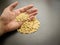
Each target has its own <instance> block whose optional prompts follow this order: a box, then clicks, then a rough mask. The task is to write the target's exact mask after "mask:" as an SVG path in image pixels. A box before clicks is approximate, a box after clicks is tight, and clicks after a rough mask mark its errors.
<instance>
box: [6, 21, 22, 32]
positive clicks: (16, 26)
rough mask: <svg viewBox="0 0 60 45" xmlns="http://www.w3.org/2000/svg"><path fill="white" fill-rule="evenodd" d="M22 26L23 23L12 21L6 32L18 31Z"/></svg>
mask: <svg viewBox="0 0 60 45" xmlns="http://www.w3.org/2000/svg"><path fill="white" fill-rule="evenodd" d="M21 25H22V22H16V21H12V22H10V23H9V24H8V25H7V26H6V27H7V29H6V32H9V31H13V30H16V29H18V28H19V27H20V26H21Z"/></svg>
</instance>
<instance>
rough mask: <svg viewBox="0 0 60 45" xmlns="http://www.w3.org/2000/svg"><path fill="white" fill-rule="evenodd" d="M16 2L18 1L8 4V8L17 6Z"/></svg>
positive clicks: (11, 8)
mask: <svg viewBox="0 0 60 45" xmlns="http://www.w3.org/2000/svg"><path fill="white" fill-rule="evenodd" d="M17 4H18V2H17V1H16V2H14V3H12V4H11V5H9V6H8V7H9V9H10V10H13V9H14V8H15V7H16V6H17Z"/></svg>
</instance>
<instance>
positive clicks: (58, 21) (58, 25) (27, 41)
mask: <svg viewBox="0 0 60 45" xmlns="http://www.w3.org/2000/svg"><path fill="white" fill-rule="evenodd" d="M15 1H18V2H19V4H18V5H17V7H16V8H15V9H17V8H21V7H23V6H25V5H28V4H31V3H32V4H34V6H35V7H36V8H38V14H37V18H38V20H39V21H40V23H41V24H40V28H39V29H38V31H37V32H35V33H32V34H27V35H25V34H20V33H18V32H16V31H13V32H9V33H6V34H5V35H3V36H1V37H0V45H60V0H0V15H1V14H2V12H3V10H4V8H6V7H7V6H8V5H10V4H11V3H13V2H15Z"/></svg>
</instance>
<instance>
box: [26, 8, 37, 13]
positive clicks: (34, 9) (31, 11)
mask: <svg viewBox="0 0 60 45" xmlns="http://www.w3.org/2000/svg"><path fill="white" fill-rule="evenodd" d="M36 11H37V8H33V9H29V10H27V11H26V12H27V13H28V14H31V13H34V12H36Z"/></svg>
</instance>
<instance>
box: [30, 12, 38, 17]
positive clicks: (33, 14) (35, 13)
mask: <svg viewBox="0 0 60 45" xmlns="http://www.w3.org/2000/svg"><path fill="white" fill-rule="evenodd" d="M37 14H38V12H34V13H31V14H30V17H31V16H35V15H37Z"/></svg>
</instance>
